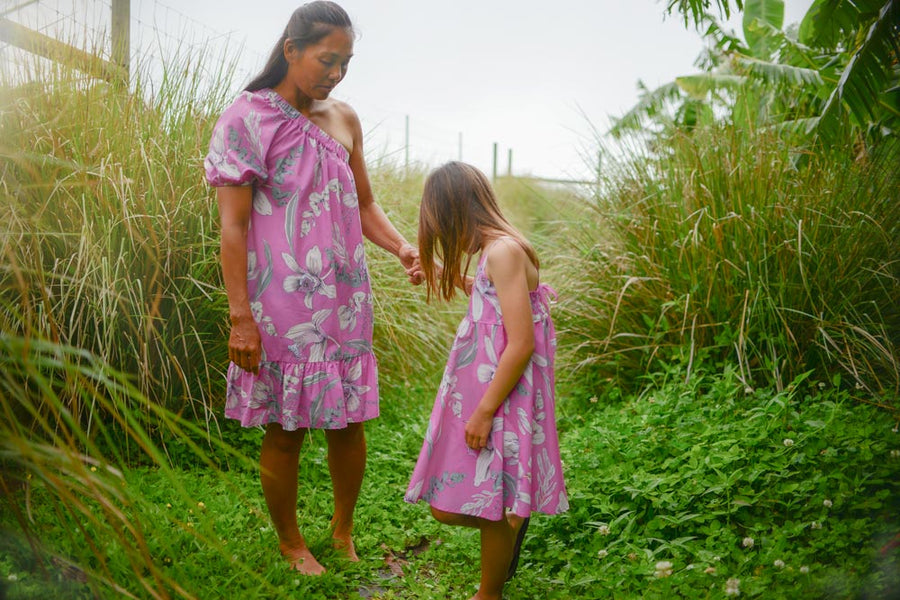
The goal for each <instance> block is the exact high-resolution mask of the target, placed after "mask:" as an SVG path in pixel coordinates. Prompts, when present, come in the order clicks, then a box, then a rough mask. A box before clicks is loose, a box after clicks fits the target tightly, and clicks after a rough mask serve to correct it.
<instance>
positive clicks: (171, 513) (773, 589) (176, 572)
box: [0, 370, 900, 600]
mask: <svg viewBox="0 0 900 600" xmlns="http://www.w3.org/2000/svg"><path fill="white" fill-rule="evenodd" d="M695 381H697V382H700V381H702V382H703V384H704V385H703V387H704V388H706V389H708V390H709V391H706V392H702V391H700V389H699V388H700V386H699V384H698V385H685V384H683V383H669V384H664V385H663V386H661V387H657V388H653V389H649V390H647V391H646V392H645V393H644V394H642V395H640V396H635V397H630V398H627V399H626V400H624V401H615V402H610V401H608V400H607V399H597V398H580V397H572V396H564V397H563V398H561V399H560V407H559V409H560V410H559V413H560V416H559V425H560V430H561V436H562V454H563V460H564V464H565V470H566V478H567V486H568V490H569V494H570V498H571V510H570V511H569V512H568V513H566V514H564V515H560V516H555V517H547V516H536V517H535V518H534V520H533V522H532V525H531V528H530V529H529V535H528V538H527V541H526V543H525V547H524V551H523V556H522V562H521V566H520V571H519V575H518V576H517V577H516V579H515V580H514V582H513V583H511V584H510V585H509V586H508V587H507V592H506V594H505V597H506V598H507V599H508V600H517V599H521V600H525V599H532V598H534V597H535V594H537V593H539V594H540V595H541V596H543V597H547V598H559V599H563V598H571V599H585V600H587V599H592V600H593V599H599V598H659V599H665V598H721V597H723V596H724V590H725V586H726V581H727V580H728V579H731V578H737V579H739V580H740V582H741V583H740V589H741V594H742V596H744V597H759V598H785V599H792V598H801V597H802V598H862V597H871V598H875V597H883V596H882V594H886V593H887V590H890V589H894V588H895V587H896V586H897V585H900V578H898V572H897V569H898V568H900V552H898V551H897V550H896V549H895V550H894V551H893V552H889V553H887V554H886V555H885V556H880V555H879V553H878V551H879V549H880V548H881V547H883V546H884V545H885V544H886V543H887V542H888V540H889V538H890V537H892V536H895V535H897V534H898V533H900V519H898V518H897V515H898V514H900V500H898V498H900V481H898V479H897V477H896V474H897V472H898V470H900V457H898V456H896V454H898V453H900V434H898V433H897V432H896V431H895V430H894V429H892V428H895V426H896V421H892V419H891V418H890V416H889V415H888V414H887V413H886V412H885V411H883V410H878V409H875V408H868V407H866V406H865V405H860V404H858V403H856V402H854V400H853V399H852V398H851V397H850V395H849V394H848V393H847V392H845V391H841V390H839V389H836V388H834V387H832V386H831V385H830V384H829V385H827V386H826V387H825V388H824V389H822V390H820V391H819V392H818V393H816V394H815V395H804V394H801V393H799V392H797V391H795V390H796V389H798V388H793V387H792V388H791V390H788V391H784V392H780V393H779V392H775V391H773V390H758V391H757V392H755V394H754V395H753V396H752V397H751V398H747V397H745V396H744V394H743V386H742V384H741V383H740V381H738V379H737V377H736V373H735V371H733V370H732V371H726V372H724V373H720V374H716V375H703V376H699V375H698V376H697V378H696V379H695ZM433 387H434V386H433V385H423V386H420V387H411V388H406V387H403V388H402V389H396V388H393V389H388V390H385V393H384V395H383V396H384V399H383V407H384V410H383V415H382V417H381V418H380V419H378V420H376V421H374V422H372V423H370V425H369V426H368V438H369V465H368V472H367V476H366V479H365V482H364V486H363V490H362V495H361V499H360V504H359V508H358V514H357V524H356V539H357V546H358V550H359V553H360V555H361V556H362V558H363V560H362V562H361V563H359V564H357V565H353V564H350V563H347V562H346V561H343V560H342V559H340V558H339V557H338V556H336V555H335V553H334V552H333V551H332V550H331V549H330V540H329V534H328V529H327V523H328V518H329V517H330V514H331V506H332V503H331V495H330V484H329V478H328V470H327V464H326V461H325V444H324V439H323V438H322V437H321V435H318V434H314V435H312V436H310V438H309V439H308V442H307V444H306V446H305V448H304V450H303V453H302V456H301V465H302V466H301V471H300V482H301V502H300V506H299V509H298V514H299V517H300V523H301V527H302V529H303V530H304V531H305V532H306V534H307V536H308V538H309V541H310V543H311V547H312V548H313V551H314V552H316V553H317V555H319V556H320V558H321V560H322V562H323V563H324V564H325V565H326V567H327V568H328V569H329V571H330V572H329V574H327V575H326V576H325V577H323V578H320V579H315V578H303V577H299V576H297V575H295V574H294V573H292V572H290V571H289V570H288V569H287V568H286V566H285V565H284V563H283V562H282V561H281V559H280V558H279V556H278V553H277V543H276V539H275V534H274V532H273V530H272V527H271V524H270V523H269V521H268V517H267V513H266V510H265V505H264V502H263V499H262V493H261V491H260V488H259V482H258V478H257V474H256V472H255V470H254V469H253V467H252V465H250V464H247V465H244V466H236V467H235V468H233V469H231V470H230V471H229V472H227V473H225V474H223V473H221V472H217V471H214V470H210V469H208V468H205V467H194V468H182V469H176V470H174V471H172V470H168V469H160V468H148V467H141V468H137V469H132V470H129V471H128V472H127V473H126V474H125V477H124V483H123V487H125V488H127V489H129V490H130V491H129V494H130V496H131V497H132V498H134V499H139V500H137V501H136V502H135V503H134V504H133V505H130V506H129V507H127V508H126V512H127V515H128V517H129V518H130V519H131V520H133V521H135V522H139V523H143V524H146V525H147V526H148V529H149V532H151V533H152V537H148V538H147V545H148V551H149V556H150V558H151V560H152V561H153V564H154V565H155V567H156V568H158V569H159V570H160V572H161V573H163V574H164V575H165V577H167V578H168V579H170V580H171V581H172V582H175V583H177V584H178V585H180V586H182V587H183V588H184V589H185V590H186V591H187V592H192V593H193V594H194V595H196V597H200V598H214V597H216V598H218V597H240V598H291V597H304V598H329V599H331V598H334V599H337V598H359V597H369V598H378V599H388V598H408V599H412V598H416V599H420V600H432V599H433V600H438V599H441V600H442V599H444V598H448V597H458V598H464V597H467V594H471V592H472V591H473V590H474V589H475V586H477V582H478V568H477V556H478V536H477V532H475V531H470V530H461V529H455V528H450V527H446V526H443V525H440V524H438V523H437V522H435V521H434V520H432V519H431V517H430V515H429V513H428V510H427V507H426V506H425V505H422V504H419V505H408V504H406V503H404V502H403V500H402V498H403V493H404V492H405V488H406V485H407V483H408V478H409V475H410V473H411V471H412V467H413V465H414V462H415V458H416V456H417V454H418V450H419V447H420V445H421V441H422V435H423V433H424V427H425V424H426V421H427V415H428V412H429V409H430V404H431V399H432V395H433ZM817 389H818V387H817ZM224 437H225V439H226V440H227V441H230V442H232V443H234V444H236V445H238V446H240V447H241V448H242V449H243V450H244V451H245V452H246V453H247V454H248V455H254V454H255V453H256V452H257V451H258V445H259V441H260V439H261V432H259V431H258V430H254V431H250V432H247V431H242V430H241V429H240V428H239V427H238V426H236V425H232V424H227V425H226V426H225V427H224ZM785 440H792V442H793V443H792V444H791V445H786V444H785ZM892 451H894V453H893V454H892ZM173 478H174V480H175V481H177V486H176V487H173ZM29 481H30V483H29V485H28V490H29V498H30V508H31V518H32V519H33V521H34V523H33V527H34V528H35V529H36V530H38V531H42V532H43V536H42V537H43V539H44V540H45V545H44V546H43V547H42V548H41V553H40V554H42V555H43V557H44V558H45V559H48V562H47V563H46V564H44V565H43V570H42V569H41V568H39V567H38V565H37V564H36V563H35V561H34V558H33V556H32V552H31V550H30V549H29V548H28V547H27V545H26V544H25V542H24V541H23V540H22V539H20V538H18V537H16V536H14V535H11V536H9V537H7V538H6V539H7V541H6V543H5V547H4V548H3V552H2V554H0V557H2V558H0V580H3V581H6V582H7V590H6V593H7V597H8V598H10V599H13V598H44V597H47V595H46V594H48V593H53V594H55V596H54V597H59V598H66V597H72V598H76V597H81V596H83V594H84V593H85V589H84V586H83V585H81V584H79V583H78V576H79V572H78V570H77V569H76V570H72V569H70V570H69V571H68V572H67V571H66V570H65V569H63V568H62V567H61V566H60V565H61V564H62V562H61V560H60V559H59V558H57V560H56V561H55V562H51V561H49V558H48V557H50V556H56V557H62V558H66V559H70V558H71V557H74V556H78V555H79V554H80V553H81V552H83V550H80V549H79V548H78V544H79V540H81V539H82V537H81V535H80V534H79V535H67V534H66V533H63V532H61V531H60V530H59V528H60V525H61V523H60V520H59V516H58V515H57V514H55V513H54V511H53V510H52V509H51V508H50V507H51V506H52V502H49V501H48V500H49V496H50V495H51V493H50V492H49V491H48V490H47V489H46V486H45V484H43V483H42V482H39V481H35V480H33V479H32V480H29ZM17 497H18V498H19V499H22V498H23V497H24V490H22V491H20V492H19V493H18V494H17ZM826 500H827V501H829V502H830V506H826ZM201 503H202V504H201ZM8 519H9V517H8V515H6V516H5V517H4V519H3V523H2V526H3V528H5V529H7V531H9V529H8V528H9V526H10V522H9V520H8ZM81 519H82V521H84V519H83V517H81ZM63 523H64V524H65V525H66V527H68V528H73V529H74V528H77V527H79V522H78V519H74V518H72V519H67V520H63ZM819 525H820V526H821V527H819ZM80 526H81V527H84V528H85V529H86V530H87V531H88V532H92V531H94V529H95V528H96V527H98V525H97V524H91V523H86V522H81V525H80ZM748 537H749V538H753V540H754V543H753V546H752V547H744V546H743V545H742V542H743V540H744V538H748ZM96 539H98V540H99V539H102V536H97V538H96ZM109 541H111V540H107V542H109ZM106 547H107V548H108V549H109V552H108V558H109V562H110V565H109V568H110V569H112V570H118V572H119V573H120V577H122V578H123V579H124V580H126V581H127V575H128V573H129V570H130V566H129V565H128V563H127V561H126V560H124V559H122V558H121V557H120V556H119V555H118V554H117V553H116V552H114V551H113V549H114V547H115V546H114V545H112V546H106ZM601 553H605V555H603V556H600V554H601ZM779 560H780V561H783V562H784V567H782V568H779V567H777V566H775V563H776V561H779ZM660 561H669V562H670V563H671V564H672V571H673V572H672V574H671V576H670V577H665V578H657V577H656V576H655V575H654V573H655V565H656V564H657V563H658V562H660ZM710 568H712V569H715V572H714V573H710V572H707V570H708V569H710ZM892 569H893V570H892ZM10 575H12V576H15V578H16V581H15V582H12V583H10V581H9V577H10ZM171 588H172V589H174V583H173V584H171ZM132 591H138V590H134V589H133V590H132ZM865 594H869V595H868V596H865ZM139 595H140V594H139ZM100 596H101V597H114V596H115V594H113V593H112V592H111V591H110V590H109V589H106V590H105V591H104V588H100ZM142 596H143V595H142Z"/></svg>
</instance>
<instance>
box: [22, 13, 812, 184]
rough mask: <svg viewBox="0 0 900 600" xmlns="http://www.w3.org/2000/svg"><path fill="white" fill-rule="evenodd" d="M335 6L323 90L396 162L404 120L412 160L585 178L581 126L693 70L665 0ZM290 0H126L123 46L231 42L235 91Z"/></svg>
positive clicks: (275, 33)
mask: <svg viewBox="0 0 900 600" xmlns="http://www.w3.org/2000/svg"><path fill="white" fill-rule="evenodd" d="M5 1H6V0H4V2H5ZM339 3H340V4H341V5H342V6H343V7H344V8H345V9H346V10H347V12H348V13H349V15H350V17H351V19H352V20H353V22H354V25H355V28H356V30H357V33H358V37H357V41H356V44H355V48H354V52H355V56H354V58H353V60H352V61H351V64H350V70H349V73H348V75H347V77H346V79H345V80H344V81H343V82H342V83H341V84H340V85H339V86H338V87H337V89H336V90H335V92H334V96H335V97H337V98H339V99H341V100H345V101H347V102H349V103H350V104H351V105H352V106H353V107H354V109H355V110H356V112H357V113H358V114H359V116H360V119H361V120H362V123H363V129H364V131H365V132H366V133H367V148H366V155H367V158H368V160H369V162H373V161H374V160H375V159H377V158H378V157H379V156H381V155H385V154H387V155H388V156H389V158H390V159H391V160H394V161H395V162H398V163H399V164H403V162H404V159H405V154H404V150H403V147H404V136H405V121H406V118H407V117H408V119H409V124H410V125H409V131H410V133H409V135H410V159H411V160H413V161H421V162H425V163H427V164H429V165H436V164H439V163H440V162H443V161H444V160H449V159H457V158H459V157H460V153H461V155H462V159H463V160H466V161H469V162H472V163H474V164H475V165H476V166H478V167H479V168H481V169H483V170H484V171H485V172H488V173H490V170H491V167H492V147H493V144H494V143H495V142H496V143H497V144H498V147H499V157H500V160H499V165H500V166H499V170H500V172H501V173H503V172H505V171H506V168H507V158H508V151H509V150H510V149H512V151H513V172H514V173H515V174H532V175H539V176H545V177H568V178H584V177H589V176H590V172H591V165H590V164H589V163H592V161H593V159H592V158H590V157H592V156H593V155H594V154H595V152H596V147H597V146H596V143H595V141H594V134H593V131H592V129H597V130H599V131H601V132H602V131H605V130H606V129H607V127H608V125H609V117H610V116H619V115H621V114H623V113H624V112H625V111H627V110H628V109H629V108H630V107H632V106H633V105H634V104H635V102H636V101H637V95H638V92H637V82H638V80H642V81H644V82H645V83H646V84H647V86H649V87H651V88H654V87H656V86H658V85H660V84H663V83H667V82H670V81H672V80H673V79H674V78H675V77H677V76H679V75H684V74H690V73H693V72H695V71H696V69H695V67H694V66H693V62H694V60H695V59H696V58H697V56H698V55H699V54H700V52H701V50H702V40H701V38H700V36H699V34H697V33H696V32H695V31H693V30H688V29H686V28H685V27H684V25H683V23H682V21H681V20H680V18H679V17H678V16H677V15H673V16H670V17H666V16H665V1H664V0H659V1H657V0H543V1H538V0H453V1H447V0H342V1H340V2H339ZM54 4H55V5H56V9H55V10H56V11H57V12H58V13H64V12H65V10H66V9H65V8H64V7H66V6H71V7H74V8H72V9H71V10H73V11H76V12H77V11H78V10H81V12H84V9H83V8H80V9H79V8H78V5H84V6H87V7H93V9H94V10H96V7H97V6H101V7H102V6H103V5H104V4H105V5H106V6H108V0H107V1H106V2H103V1H102V0H41V5H42V6H43V7H44V9H45V10H47V9H48V8H52V7H53V6H54ZM299 4H301V2H296V1H285V0H255V1H253V2H247V1H246V0H184V1H177V0H132V9H131V10H132V20H133V21H134V25H133V32H132V48H133V53H135V52H136V51H137V47H139V46H141V47H144V48H152V46H153V45H154V44H156V45H159V44H168V45H172V44H174V43H178V42H179V41H181V40H187V43H189V44H196V43H197V40H203V39H208V38H214V42H212V43H209V44H207V46H208V47H216V45H217V44H222V43H223V42H225V43H227V45H228V48H229V49H235V48H240V47H243V52H242V53H241V54H240V57H241V60H240V66H239V70H240V73H239V76H238V78H237V79H238V80H237V81H236V85H235V87H236V88H237V87H238V86H239V85H240V84H241V83H246V81H247V80H248V79H249V77H250V75H252V74H255V73H256V72H257V71H258V70H260V69H261V67H262V64H263V62H264V60H265V58H266V57H267V56H268V54H269V51H270V50H271V48H272V46H273V45H274V43H275V41H276V40H277V38H278V37H279V35H280V34H281V32H282V31H283V29H284V27H285V25H286V24H287V21H288V18H289V17H290V15H291V12H292V11H293V10H294V9H295V8H296V7H297V6H299ZM785 4H786V14H785V21H786V22H787V23H791V22H798V21H799V20H800V19H801V18H802V16H803V14H804V13H805V12H806V10H807V9H808V7H809V6H810V4H811V0H787V1H786V3H785ZM60 7H63V8H60ZM107 10H108V9H107ZM738 24H739V21H735V22H734V25H735V26H737V25H738ZM154 32H155V33H154ZM160 32H162V33H160ZM154 36H157V37H159V38H160V39H158V40H153V39H152V38H153V37H154ZM151 51H152V50H151ZM236 91H237V89H235V92H236ZM460 135H461V136H462V145H461V146H460Z"/></svg>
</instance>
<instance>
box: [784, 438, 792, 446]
mask: <svg viewBox="0 0 900 600" xmlns="http://www.w3.org/2000/svg"><path fill="white" fill-rule="evenodd" d="M784 445H785V446H787V447H788V448H790V447H791V446H793V445H794V440H792V439H791V438H784Z"/></svg>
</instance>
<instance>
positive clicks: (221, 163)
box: [207, 127, 241, 181]
mask: <svg viewBox="0 0 900 600" xmlns="http://www.w3.org/2000/svg"><path fill="white" fill-rule="evenodd" d="M227 157H228V153H227V151H226V148H225V127H216V129H215V130H214V131H213V134H212V139H210V142H209V157H208V158H207V160H208V161H209V165H210V166H211V167H212V168H213V169H215V170H216V171H218V172H219V173H220V174H221V175H222V176H224V177H226V178H228V179H231V180H233V181H237V180H238V179H239V178H240V176H241V170H240V169H238V167H237V165H235V164H234V163H233V162H231V161H229V160H227Z"/></svg>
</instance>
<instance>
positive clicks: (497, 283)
mask: <svg viewBox="0 0 900 600" xmlns="http://www.w3.org/2000/svg"><path fill="white" fill-rule="evenodd" d="M485 261H486V262H485V270H486V272H487V273H489V274H490V277H491V280H492V281H493V283H494V288H495V289H496V290H497V299H498V300H499V301H500V311H501V313H502V314H503V329H505V330H506V349H504V350H503V354H501V355H500V360H499V362H498V363H497V371H496V372H495V373H494V378H493V379H492V380H491V383H490V384H489V385H488V387H487V390H485V392H484V396H482V398H481V401H480V402H479V403H478V407H477V408H476V409H475V411H474V412H473V413H472V415H471V416H470V417H469V421H468V423H466V444H467V445H468V446H469V447H470V448H472V449H474V450H480V449H481V448H484V447H485V446H486V445H487V440H488V437H489V436H490V433H491V426H492V424H493V420H494V413H495V412H497V409H498V408H499V407H500V405H501V404H502V403H503V401H504V400H505V399H506V398H507V396H509V393H510V392H511V391H512V389H513V388H514V387H515V385H516V383H518V381H519V379H520V378H521V377H522V373H524V372H525V367H526V366H528V361H529V360H531V355H532V354H533V353H534V322H533V321H532V316H531V298H530V296H529V294H528V271H527V269H528V264H529V259H528V255H527V254H525V251H524V250H523V249H522V247H521V246H520V245H519V244H517V243H516V242H514V241H512V240H498V241H497V242H496V243H494V244H493V245H492V246H491V250H490V253H489V254H488V255H487V257H486V258H485Z"/></svg>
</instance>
